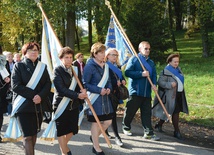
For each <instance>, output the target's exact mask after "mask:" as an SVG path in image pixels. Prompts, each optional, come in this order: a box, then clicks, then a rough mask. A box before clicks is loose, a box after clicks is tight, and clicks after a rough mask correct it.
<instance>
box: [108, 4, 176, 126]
mask: <svg viewBox="0 0 214 155" xmlns="http://www.w3.org/2000/svg"><path fill="white" fill-rule="evenodd" d="M105 4H106V5H107V6H108V8H109V9H110V11H111V14H112V15H113V17H114V19H115V21H116V23H117V24H118V26H119V28H120V30H121V32H122V34H123V35H124V37H125V39H126V40H127V42H128V44H129V46H130V47H131V49H132V51H133V52H134V55H135V56H136V57H137V59H138V61H139V62H140V65H141V67H142V69H143V70H144V71H146V68H145V67H144V66H143V64H142V62H141V60H140V58H139V57H138V55H137V52H136V51H135V49H134V47H133V46H132V43H131V42H130V40H129V38H128V36H127V35H126V33H125V31H124V30H123V27H122V26H121V24H120V22H119V20H118V19H117V17H116V15H115V13H114V11H113V10H112V8H111V5H110V2H109V1H108V0H105ZM147 79H148V81H149V83H150V84H151V86H152V87H153V86H154V84H153V83H152V81H151V79H150V77H149V76H147ZM154 92H155V94H156V96H157V98H158V101H159V102H160V104H161V106H162V108H163V111H164V112H165V114H166V116H167V118H168V119H169V122H170V123H172V118H171V115H169V113H168V112H167V110H166V108H165V106H164V104H163V102H162V100H161V98H160V96H159V95H158V92H157V90H154Z"/></svg>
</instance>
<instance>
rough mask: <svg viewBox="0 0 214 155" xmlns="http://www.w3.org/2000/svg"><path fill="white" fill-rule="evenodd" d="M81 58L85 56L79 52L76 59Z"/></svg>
mask: <svg viewBox="0 0 214 155" xmlns="http://www.w3.org/2000/svg"><path fill="white" fill-rule="evenodd" d="M80 56H83V53H81V52H79V53H77V54H76V55H75V59H78V58H79V57H80Z"/></svg>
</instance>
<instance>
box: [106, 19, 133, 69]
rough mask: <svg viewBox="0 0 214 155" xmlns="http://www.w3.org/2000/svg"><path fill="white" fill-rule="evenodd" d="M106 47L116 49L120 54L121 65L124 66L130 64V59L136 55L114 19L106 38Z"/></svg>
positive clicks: (111, 21)
mask: <svg viewBox="0 0 214 155" xmlns="http://www.w3.org/2000/svg"><path fill="white" fill-rule="evenodd" d="M105 45H106V47H107V49H108V48H116V49H117V51H118V52H119V61H120V65H121V66H124V65H126V63H127V62H128V59H129V58H130V57H131V56H132V55H134V52H133V50H132V49H131V47H130V45H129V44H128V41H127V39H126V38H125V37H124V35H123V34H122V32H121V30H120V29H119V28H118V26H117V24H116V22H115V19H114V17H111V19H110V23H109V28H108V32H107V36H106V42H105Z"/></svg>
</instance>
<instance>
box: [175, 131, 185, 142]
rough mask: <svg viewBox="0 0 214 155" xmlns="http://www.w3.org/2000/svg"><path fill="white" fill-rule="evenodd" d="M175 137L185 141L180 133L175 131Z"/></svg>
mask: <svg viewBox="0 0 214 155" xmlns="http://www.w3.org/2000/svg"><path fill="white" fill-rule="evenodd" d="M174 137H175V138H177V139H179V140H184V138H183V137H182V136H181V133H180V132H176V131H174Z"/></svg>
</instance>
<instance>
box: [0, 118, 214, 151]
mask: <svg viewBox="0 0 214 155" xmlns="http://www.w3.org/2000/svg"><path fill="white" fill-rule="evenodd" d="M4 118H5V119H4V123H3V130H2V132H1V136H2V135H3V134H4V132H5V130H6V127H7V124H8V122H9V117H8V116H5V117H4ZM121 120H122V118H118V128H119V132H120V136H121V138H122V141H123V143H124V145H123V147H119V146H117V145H116V144H115V142H114V139H111V140H110V142H111V144H112V148H109V147H108V145H107V144H106V143H105V140H104V138H103V137H102V136H101V138H100V142H101V147H102V149H103V151H104V152H105V154H106V155H128V154H133V155H142V154H145V155H171V154H173V155H181V154H182V155H214V146H213V147H211V148H206V147H201V146H197V145H195V143H194V142H192V143H191V141H188V140H185V141H179V140H177V139H176V138H174V137H172V136H171V135H170V134H160V133H156V134H157V135H158V136H160V137H161V141H151V140H145V139H143V138H142V136H143V129H142V127H141V125H139V124H137V123H136V122H135V121H134V122H133V123H132V133H133V136H126V135H124V134H122V130H121ZM46 126H47V124H45V123H43V124H42V131H41V132H40V134H39V135H38V139H37V144H36V147H35V154H36V155H56V154H58V155H60V149H59V145H58V141H57V139H55V140H54V141H53V142H52V143H51V142H47V141H44V140H41V139H40V138H39V137H40V136H41V134H42V132H43V131H44V128H45V127H46ZM109 133H110V134H111V135H112V136H113V133H112V130H111V128H109ZM89 136H90V123H89V122H87V120H86V119H84V120H83V123H82V125H81V127H80V131H79V134H77V135H75V136H73V137H72V139H71V140H70V141H69V148H70V149H71V152H72V154H73V155H93V153H92V143H91V141H90V140H89ZM23 154H24V152H23V149H22V142H17V143H11V142H4V143H0V155H23Z"/></svg>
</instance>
